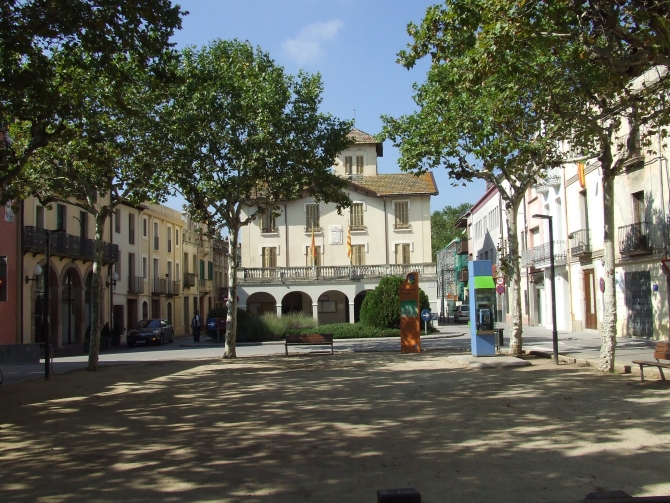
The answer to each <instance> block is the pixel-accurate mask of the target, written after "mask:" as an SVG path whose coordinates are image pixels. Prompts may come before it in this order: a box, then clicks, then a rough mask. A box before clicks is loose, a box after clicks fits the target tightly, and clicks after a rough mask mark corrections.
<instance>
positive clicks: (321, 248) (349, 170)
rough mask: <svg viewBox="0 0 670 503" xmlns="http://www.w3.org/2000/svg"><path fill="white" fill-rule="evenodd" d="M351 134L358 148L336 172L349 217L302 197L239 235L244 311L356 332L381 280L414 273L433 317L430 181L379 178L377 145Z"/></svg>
mask: <svg viewBox="0 0 670 503" xmlns="http://www.w3.org/2000/svg"><path fill="white" fill-rule="evenodd" d="M351 135H352V138H353V139H354V141H355V144H354V145H353V146H351V147H350V148H348V149H347V150H345V151H344V152H342V153H341V154H340V155H338V156H337V159H336V160H335V164H334V167H333V169H334V171H335V172H336V173H337V174H338V175H339V176H342V177H346V178H347V180H348V182H349V186H348V190H349V194H350V197H351V200H352V201H353V204H352V207H351V209H349V210H346V211H345V212H343V214H342V215H338V213H337V211H336V209H335V205H334V204H326V203H322V202H321V203H319V202H316V201H314V199H313V198H309V197H307V198H302V199H299V200H296V201H287V202H285V203H282V205H281V211H280V214H279V215H278V216H276V215H271V214H267V215H265V216H263V217H262V218H259V219H257V220H256V221H255V222H253V223H252V224H251V225H248V226H246V227H245V228H244V229H243V230H242V232H241V240H240V241H241V259H242V263H241V266H242V267H241V269H240V270H239V274H238V280H239V289H238V290H239V297H240V307H241V308H244V309H247V310H248V311H251V312H255V313H259V314H261V313H267V312H271V313H276V314H277V315H278V316H281V315H282V314H286V313H290V312H304V313H306V314H308V315H310V316H313V317H314V318H315V319H316V320H318V322H319V323H321V324H323V323H344V322H349V323H354V322H356V321H358V319H359V312H360V306H361V303H362V301H363V298H364V297H365V294H366V292H367V291H370V290H372V289H374V288H375V287H376V286H377V285H378V284H379V281H380V279H381V278H382V277H384V276H386V275H405V274H406V273H408V272H410V271H419V278H420V284H421V288H422V289H423V290H424V291H425V292H426V294H427V295H428V297H429V299H430V302H431V307H432V309H433V311H437V307H438V298H437V272H436V265H435V264H434V263H432V262H431V234H430V197H431V196H432V195H437V193H438V192H437V187H436V185H435V180H434V178H433V176H432V175H431V174H426V175H423V176H420V177H415V176H414V175H410V174H379V173H378V171H377V167H378V164H377V160H378V157H381V156H382V155H383V149H382V144H381V143H378V142H377V141H376V140H375V139H374V138H373V137H372V136H370V135H369V134H367V133H364V132H362V131H360V130H357V129H354V130H353V132H352V133H351ZM254 209H255V208H254ZM348 237H350V239H351V257H349V255H348V246H347V239H348ZM312 238H313V240H314V246H313V247H312Z"/></svg>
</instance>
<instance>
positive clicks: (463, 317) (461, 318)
mask: <svg viewBox="0 0 670 503" xmlns="http://www.w3.org/2000/svg"><path fill="white" fill-rule="evenodd" d="M467 321H470V306H468V305H467V304H461V305H460V306H456V311H455V312H454V322H455V323H459V322H467Z"/></svg>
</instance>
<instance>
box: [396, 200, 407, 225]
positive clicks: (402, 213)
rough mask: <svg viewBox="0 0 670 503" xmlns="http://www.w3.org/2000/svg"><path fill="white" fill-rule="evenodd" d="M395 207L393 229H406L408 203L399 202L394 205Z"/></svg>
mask: <svg viewBox="0 0 670 503" xmlns="http://www.w3.org/2000/svg"><path fill="white" fill-rule="evenodd" d="M394 206H395V228H396V229H407V228H408V227H409V203H408V202H407V201H400V202H396V203H394Z"/></svg>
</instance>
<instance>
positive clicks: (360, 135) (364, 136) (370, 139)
mask: <svg viewBox="0 0 670 503" xmlns="http://www.w3.org/2000/svg"><path fill="white" fill-rule="evenodd" d="M349 138H351V139H352V140H354V142H355V143H373V144H375V145H376V148H377V157H384V144H383V143H382V142H380V141H377V140H376V139H375V137H374V136H372V135H370V134H368V133H366V132H365V131H361V130H360V129H356V128H353V129H352V130H351V131H350V132H349Z"/></svg>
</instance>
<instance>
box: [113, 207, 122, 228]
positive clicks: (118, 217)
mask: <svg viewBox="0 0 670 503" xmlns="http://www.w3.org/2000/svg"><path fill="white" fill-rule="evenodd" d="M114 232H116V233H117V234H121V208H117V209H115V210H114Z"/></svg>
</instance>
